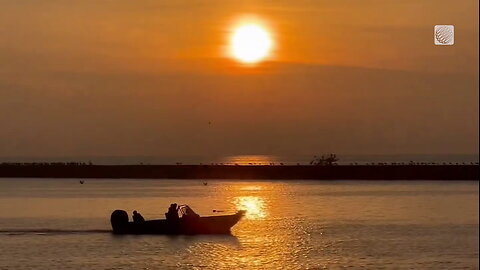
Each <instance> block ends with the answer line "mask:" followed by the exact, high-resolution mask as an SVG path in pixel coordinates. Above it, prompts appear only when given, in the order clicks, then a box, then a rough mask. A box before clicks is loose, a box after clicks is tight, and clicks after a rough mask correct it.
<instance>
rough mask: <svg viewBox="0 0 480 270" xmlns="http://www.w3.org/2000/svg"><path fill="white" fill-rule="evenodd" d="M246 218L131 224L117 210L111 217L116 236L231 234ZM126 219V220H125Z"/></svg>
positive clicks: (239, 215) (158, 221) (238, 214)
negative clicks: (231, 230) (232, 229)
mask: <svg viewBox="0 0 480 270" xmlns="http://www.w3.org/2000/svg"><path fill="white" fill-rule="evenodd" d="M243 216H244V211H239V212H237V213H236V214H233V215H223V216H209V217H199V218H180V219H178V220H176V221H167V220H166V219H157V220H147V221H144V222H138V223H134V222H129V221H128V215H127V213H126V212H125V211H123V210H115V211H114V212H113V213H112V216H111V224H112V229H113V233H114V234H173V235H175V234H190V235H191V234H230V229H231V228H232V227H233V226H234V225H235V224H237V222H238V221H240V219H241V218H242V217H243ZM125 217H126V219H125Z"/></svg>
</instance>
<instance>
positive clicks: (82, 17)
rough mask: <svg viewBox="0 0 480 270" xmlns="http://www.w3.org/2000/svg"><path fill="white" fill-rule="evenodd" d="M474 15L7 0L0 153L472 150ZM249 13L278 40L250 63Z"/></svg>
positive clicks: (295, 2) (443, 5) (444, 5)
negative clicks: (441, 29)
mask: <svg viewBox="0 0 480 270" xmlns="http://www.w3.org/2000/svg"><path fill="white" fill-rule="evenodd" d="M478 19H479V16H478V1H477V0H463V1H453V0H448V1H446V0H425V1H419V0H363V1H353V0H350V1H346V0H340V1H322V0H318V1H314V0H285V1H273V0H269V1H260V0H257V1H225V0H211V1H200V0H189V1H187V0H178V1H166V0H143V1H126V0H115V1H114V0H103V1H102V0H95V1H94V0H82V1H70V0H45V1H36V0H25V1H18V0H0V156H4V157H5V156H18V157H22V156H42V157H56V156H88V155H91V156H129V155H154V156H168V155H177V156H178V155H204V154H217V155H242V154H272V155H296V154H312V155H313V154H318V153H327V152H336V153H345V154H405V153H412V154H440V153H441V154H449V153H478V147H479V144H478V137H479V129H478V120H479V119H478V109H479V107H478V86H479V77H478V74H479V73H478V72H479V70H478V57H479V55H478V48H479V47H478V46H479V44H478V34H479V28H478ZM249 23H250V24H254V25H257V26H259V27H260V28H261V31H265V33H266V35H267V37H268V39H269V40H270V41H271V46H267V47H268V48H267V49H266V54H265V55H264V56H262V58H261V59H259V60H258V61H257V62H255V63H245V62H242V61H241V59H238V58H236V57H235V56H234V55H232V37H233V35H234V34H235V31H236V30H238V29H239V27H240V26H241V25H244V24H249ZM437 24H452V25H455V45H453V46H435V45H434V44H433V27H434V25H437ZM240 44H241V42H240ZM254 47H256V46H254Z"/></svg>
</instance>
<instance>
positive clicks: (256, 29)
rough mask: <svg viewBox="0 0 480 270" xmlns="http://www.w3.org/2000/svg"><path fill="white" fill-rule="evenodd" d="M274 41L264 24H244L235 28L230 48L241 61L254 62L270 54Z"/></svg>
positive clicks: (233, 54)
mask: <svg viewBox="0 0 480 270" xmlns="http://www.w3.org/2000/svg"><path fill="white" fill-rule="evenodd" d="M272 43H273V42H272V38H271V37H270V33H269V32H268V31H267V30H266V29H265V28H263V27H262V26H260V25H258V24H243V25H240V26H238V27H237V28H235V29H234V30H233V34H232V36H231V39H230V50H231V54H232V56H233V57H234V58H235V59H237V60H239V61H240V62H243V63H247V64H254V63H257V62H260V61H262V60H264V59H265V58H267V57H268V56H269V54H270V52H271V49H272Z"/></svg>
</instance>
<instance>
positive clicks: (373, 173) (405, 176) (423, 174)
mask: <svg viewBox="0 0 480 270" xmlns="http://www.w3.org/2000/svg"><path fill="white" fill-rule="evenodd" d="M478 171H479V165H478V164H474V165H332V166H316V165H93V164H74V163H65V164H54V163H52V164H42V163H39V164H22V163H18V164H15V163H13V164H0V178H112V179H121V178H126V179H136V178H139V179H254V180H256V179H271V180H473V181H475V180H476V181H478V180H479V173H478Z"/></svg>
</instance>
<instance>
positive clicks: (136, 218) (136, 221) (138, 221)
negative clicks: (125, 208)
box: [132, 210, 145, 223]
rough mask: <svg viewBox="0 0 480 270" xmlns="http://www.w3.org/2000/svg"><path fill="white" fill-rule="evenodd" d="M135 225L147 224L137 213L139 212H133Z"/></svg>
mask: <svg viewBox="0 0 480 270" xmlns="http://www.w3.org/2000/svg"><path fill="white" fill-rule="evenodd" d="M132 218H133V223H142V222H145V219H144V218H143V217H142V215H140V213H138V212H137V210H135V211H133V216H132Z"/></svg>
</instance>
